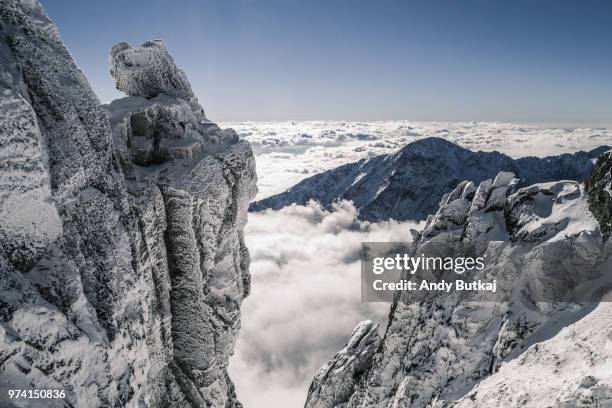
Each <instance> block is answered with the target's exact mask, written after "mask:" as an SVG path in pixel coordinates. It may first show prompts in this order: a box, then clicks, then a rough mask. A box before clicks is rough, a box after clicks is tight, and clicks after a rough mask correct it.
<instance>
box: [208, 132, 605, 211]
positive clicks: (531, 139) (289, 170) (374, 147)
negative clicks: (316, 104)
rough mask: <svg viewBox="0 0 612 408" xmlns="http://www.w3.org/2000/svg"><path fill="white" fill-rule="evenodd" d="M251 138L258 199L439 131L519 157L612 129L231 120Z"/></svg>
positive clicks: (597, 142)
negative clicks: (255, 163) (308, 178)
mask: <svg viewBox="0 0 612 408" xmlns="http://www.w3.org/2000/svg"><path fill="white" fill-rule="evenodd" d="M220 126H221V127H224V128H225V127H231V128H233V129H235V130H236V131H237V132H238V134H239V135H240V137H241V138H243V139H245V140H248V141H249V142H251V144H252V146H253V150H254V152H255V155H256V157H257V174H258V177H259V183H258V186H259V194H258V196H257V199H258V200H259V199H262V198H265V197H267V196H270V195H273V194H277V193H281V192H283V191H284V190H286V189H287V188H289V187H290V186H292V185H294V184H296V183H297V182H299V181H300V180H302V179H304V178H306V177H309V176H312V175H313V174H316V173H319V172H322V171H325V170H329V169H332V168H334V167H337V166H340V165H342V164H345V163H350V162H353V161H357V160H360V159H362V158H364V157H369V156H375V155H379V154H383V153H391V152H394V151H396V150H397V149H399V148H401V147H403V146H405V145H406V144H408V143H410V142H414V141H415V140H418V139H421V138H424V137H429V136H436V137H441V138H444V139H447V140H450V141H452V142H454V143H457V144H459V145H460V146H463V147H465V148H468V149H470V150H474V151H476V150H482V151H493V150H497V151H500V152H502V153H505V154H507V155H509V156H512V157H514V158H518V157H523V156H529V155H532V156H533V155H535V156H548V155H554V154H560V153H569V152H575V151H579V150H590V149H593V148H595V147H598V146H601V145H609V146H612V129H610V128H608V129H603V128H560V127H547V126H539V125H520V124H513V123H498V122H448V123H447V122H423V123H421V122H409V121H387V122H342V121H309V122H296V121H288V122H227V123H220Z"/></svg>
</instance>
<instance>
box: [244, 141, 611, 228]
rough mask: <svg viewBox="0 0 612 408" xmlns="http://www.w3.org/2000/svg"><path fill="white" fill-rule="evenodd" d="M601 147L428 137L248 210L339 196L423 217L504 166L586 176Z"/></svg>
mask: <svg viewBox="0 0 612 408" xmlns="http://www.w3.org/2000/svg"><path fill="white" fill-rule="evenodd" d="M602 149H607V148H606V147H604V148H598V149H595V150H593V151H591V152H578V153H574V154H563V155H559V156H550V157H544V158H537V157H525V158H521V159H512V158H510V157H509V156H506V155H504V154H502V153H499V152H472V151H470V150H468V149H465V148H463V147H460V146H458V145H457V144H454V143H452V142H449V141H448V140H445V139H441V138H437V137H427V138H423V139H420V140H417V141H415V142H412V143H410V144H408V145H406V146H404V147H403V148H401V149H400V150H398V151H397V152H395V153H393V154H388V155H381V156H376V157H373V158H370V159H367V160H366V159H363V160H360V161H358V162H354V163H350V164H346V165H343V166H340V167H338V168H336V169H333V170H329V171H326V172H323V173H320V174H317V175H315V176H312V177H310V178H308V179H305V180H303V181H301V182H300V183H298V184H296V185H295V186H293V187H291V188H290V189H289V190H287V191H286V192H284V193H281V194H278V195H275V196H272V197H268V198H265V199H263V200H260V201H257V202H255V203H252V204H251V207H250V210H251V211H260V210H263V209H266V208H272V209H280V208H282V207H284V206H287V205H289V204H293V203H295V204H302V205H303V204H306V203H307V202H308V201H310V200H316V201H319V202H320V203H321V204H322V205H323V206H325V207H329V206H331V204H332V203H334V202H336V201H340V200H350V201H353V203H354V204H355V206H356V208H357V209H358V210H359V216H360V218H361V219H364V220H368V221H381V220H387V219H395V220H402V221H403V220H423V219H425V218H426V217H427V216H428V215H429V214H431V213H433V212H434V211H435V210H436V209H437V207H438V203H439V202H440V199H441V198H442V196H443V195H444V194H445V193H446V192H448V191H450V190H452V189H454V188H455V187H456V186H457V185H458V184H459V183H460V182H462V181H464V180H466V181H467V182H471V183H472V186H476V185H479V184H480V183H481V182H482V181H484V180H486V179H493V178H495V177H496V176H497V175H498V173H500V172H508V173H513V174H514V175H515V176H516V178H517V179H519V180H520V184H521V185H530V184H534V183H538V182H547V181H554V180H577V181H582V180H584V178H585V177H586V176H587V175H588V174H589V172H590V171H591V169H592V168H593V159H594V158H596V157H597V156H598V155H599V154H600V153H601V150H602ZM504 174H505V173H504ZM503 177H506V176H503ZM501 181H502V180H499V181H498V182H501ZM518 183H519V181H517V184H518ZM472 186H470V187H469V188H468V189H471V188H472ZM482 187H483V188H484V187H485V186H484V185H483V186H482ZM466 193H467V191H466ZM496 194H498V193H496Z"/></svg>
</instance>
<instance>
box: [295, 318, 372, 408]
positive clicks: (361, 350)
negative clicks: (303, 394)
mask: <svg viewBox="0 0 612 408" xmlns="http://www.w3.org/2000/svg"><path fill="white" fill-rule="evenodd" d="M379 344H380V336H379V334H378V325H376V324H374V323H372V322H371V321H369V320H366V321H363V322H361V323H359V324H358V325H357V326H356V327H355V328H354V329H353V333H351V337H350V338H349V341H348V343H347V345H346V346H345V347H344V348H343V349H342V350H341V351H340V352H339V353H338V354H336V355H335V356H334V358H333V359H332V360H331V361H330V362H329V363H327V364H326V365H324V366H323V367H321V369H320V370H319V372H318V373H317V374H316V376H315V378H314V380H313V381H312V384H311V385H310V389H309V390H308V399H307V400H306V406H305V408H334V407H336V406H338V405H339V404H341V403H343V402H346V401H348V399H349V398H350V396H351V394H353V392H354V391H355V387H356V386H357V381H358V380H359V377H361V375H362V374H363V372H364V370H365V369H367V368H368V367H369V365H370V363H371V360H372V357H373V356H374V352H375V351H376V348H377V347H378V345H379Z"/></svg>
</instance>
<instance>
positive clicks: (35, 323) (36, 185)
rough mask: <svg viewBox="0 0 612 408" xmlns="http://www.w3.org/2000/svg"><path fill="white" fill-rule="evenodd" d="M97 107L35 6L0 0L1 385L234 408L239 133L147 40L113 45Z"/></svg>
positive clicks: (2, 389)
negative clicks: (109, 83) (109, 90)
mask: <svg viewBox="0 0 612 408" xmlns="http://www.w3.org/2000/svg"><path fill="white" fill-rule="evenodd" d="M112 55H113V57H112V59H111V61H112V65H113V67H112V71H113V75H114V77H115V79H116V81H117V86H118V88H119V89H122V90H124V91H125V92H126V93H128V94H130V95H132V96H129V97H126V98H123V99H121V100H119V101H114V102H113V103H111V104H110V105H109V106H108V107H107V111H106V110H105V108H104V107H103V106H102V105H101V104H100V102H99V101H98V99H97V97H96V96H95V94H94V93H93V91H92V90H91V88H90V86H89V84H88V83H87V80H86V78H85V77H84V76H83V74H82V72H81V71H80V70H79V69H78V68H77V66H76V65H75V63H74V61H73V60H72V58H71V56H70V54H69V53H68V51H67V50H66V48H65V47H64V45H63V43H62V42H61V39H60V37H59V34H58V32H57V29H56V27H55V25H53V23H52V22H51V21H50V20H49V19H48V18H47V17H46V15H45V14H44V11H43V9H42V7H41V6H40V4H39V3H38V2H36V1H34V0H28V1H20V0H3V1H2V2H0V160H1V161H2V163H7V164H6V165H5V166H3V167H0V178H1V179H2V180H5V181H7V182H3V183H1V185H0V202H1V203H2V206H1V207H0V304H1V306H2V307H1V312H0V394H2V395H7V394H6V388H7V387H10V388H20V389H30V388H36V389H49V388H53V389H64V390H66V398H65V399H64V400H63V401H59V400H58V401H50V400H49V401H48V402H49V404H50V405H49V406H56V405H53V404H54V403H55V402H57V406H59V405H62V406H64V405H66V404H68V405H70V406H78V407H81V406H83V407H124V406H129V407H132V406H133V407H136V406H146V407H150V408H162V407H164V408H165V407H181V408H183V407H203V406H206V407H219V408H221V407H223V408H233V407H240V406H241V405H240V403H239V402H238V401H237V399H236V395H235V392H234V387H233V384H232V381H231V380H230V378H229V377H228V374H227V370H226V368H227V364H228V359H229V356H230V354H231V353H232V351H233V347H234V341H235V337H236V335H237V334H238V330H239V327H240V304H241V302H242V300H243V298H244V297H245V296H247V295H248V293H249V289H250V275H249V271H248V267H249V255H248V251H247V249H246V247H245V244H244V239H243V228H244V225H245V224H246V215H247V207H248V203H249V201H250V200H251V199H252V198H253V197H254V196H255V193H256V186H255V185H256V175H255V162H254V158H253V154H252V152H251V148H250V146H249V144H248V143H246V142H242V141H240V140H238V137H237V135H236V133H235V132H233V131H232V130H231V129H229V130H222V129H219V127H218V126H216V125H215V124H214V123H212V122H210V121H208V120H207V119H206V117H205V116H204V112H203V110H202V108H201V107H200V106H199V105H198V103H197V99H196V98H195V97H194V96H193V93H192V91H191V87H190V85H189V82H188V81H187V79H186V77H185V74H184V73H183V72H182V71H181V70H180V69H178V68H177V67H176V65H175V64H174V61H173V60H172V57H170V55H169V54H168V52H167V50H166V48H165V46H164V45H163V43H161V42H159V41H153V42H148V43H146V44H145V45H144V46H143V48H139V49H132V48H130V47H129V46H127V45H126V44H120V45H117V46H116V47H113V51H112Z"/></svg>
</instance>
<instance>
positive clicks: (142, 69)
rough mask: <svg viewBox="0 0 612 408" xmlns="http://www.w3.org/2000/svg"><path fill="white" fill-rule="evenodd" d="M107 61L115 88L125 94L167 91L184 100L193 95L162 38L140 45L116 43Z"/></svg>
mask: <svg viewBox="0 0 612 408" xmlns="http://www.w3.org/2000/svg"><path fill="white" fill-rule="evenodd" d="M110 63H111V75H112V76H113V78H114V79H115V84H116V86H117V89H118V90H120V91H123V92H125V93H127V94H128V95H131V96H145V97H154V96H157V95H159V94H166V95H170V96H176V97H177V98H181V99H184V100H186V101H189V100H190V99H191V98H192V97H193V96H194V95H193V91H192V90H191V85H190V84H189V81H188V80H187V76H186V75H185V73H184V72H183V71H182V70H181V69H180V68H178V67H177V66H176V64H175V63H174V59H173V58H172V57H171V56H170V54H169V53H168V50H167V48H166V44H164V42H163V41H161V40H153V41H147V42H146V43H144V44H142V46H141V47H140V48H132V47H131V46H130V45H129V44H127V43H124V42H122V43H119V44H116V45H114V46H113V48H112V49H111V52H110Z"/></svg>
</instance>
